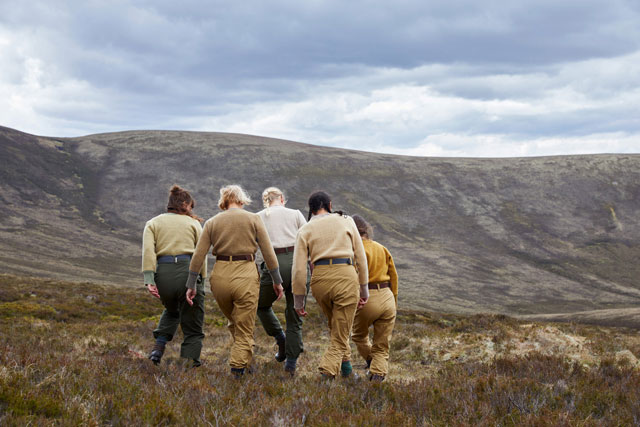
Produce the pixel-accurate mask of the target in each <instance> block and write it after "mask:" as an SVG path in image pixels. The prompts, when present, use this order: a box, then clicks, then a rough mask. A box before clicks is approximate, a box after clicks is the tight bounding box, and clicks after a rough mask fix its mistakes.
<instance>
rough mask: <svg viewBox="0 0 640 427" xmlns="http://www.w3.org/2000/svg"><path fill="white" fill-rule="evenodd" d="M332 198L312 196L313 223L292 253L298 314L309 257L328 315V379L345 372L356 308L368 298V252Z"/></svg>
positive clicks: (323, 366) (315, 290)
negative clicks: (333, 206)
mask: <svg viewBox="0 0 640 427" xmlns="http://www.w3.org/2000/svg"><path fill="white" fill-rule="evenodd" d="M331 209H332V204H331V197H330V196H329V195H328V194H327V193H325V192H324V191H317V192H315V193H313V194H311V196H310V197H309V222H308V223H307V224H306V225H304V226H303V227H302V228H301V229H300V230H299V231H298V235H297V236H296V244H295V249H294V254H293V270H292V274H293V295H294V301H295V309H296V312H297V313H298V315H300V316H306V315H307V313H306V311H305V310H304V301H305V291H306V286H305V282H306V277H307V269H306V266H307V260H308V259H310V260H311V263H312V265H313V271H312V274H311V292H312V294H313V296H314V298H315V299H316V301H317V302H318V304H319V305H320V308H321V309H322V312H323V313H324V314H325V316H327V320H328V322H329V332H330V335H331V340H330V343H329V347H328V348H327V350H326V351H325V353H324V355H323V356H322V360H321V362H320V366H319V370H320V374H321V375H322V376H323V377H325V378H335V377H336V376H337V375H338V374H341V375H342V376H343V377H347V376H349V375H350V374H351V371H352V366H351V362H350V360H349V357H350V354H351V350H350V348H349V333H350V332H351V327H352V325H353V318H354V315H355V311H356V308H357V307H358V306H363V305H364V304H366V303H367V299H368V298H369V288H368V287H367V283H368V282H367V279H368V277H369V274H368V269H367V256H366V254H365V252H364V247H363V245H362V239H361V237H360V233H359V232H358V229H357V228H356V225H355V223H354V222H353V219H351V218H350V217H348V216H346V215H342V212H337V213H332V212H331Z"/></svg>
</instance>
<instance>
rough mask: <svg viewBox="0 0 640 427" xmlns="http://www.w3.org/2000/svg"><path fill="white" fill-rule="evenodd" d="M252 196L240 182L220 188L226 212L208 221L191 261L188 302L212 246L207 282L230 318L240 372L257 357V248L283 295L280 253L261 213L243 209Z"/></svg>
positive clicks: (234, 367)
mask: <svg viewBox="0 0 640 427" xmlns="http://www.w3.org/2000/svg"><path fill="white" fill-rule="evenodd" d="M249 203H251V199H250V198H249V196H247V194H246V193H245V191H244V190H243V189H242V188H241V187H240V186H238V185H228V186H226V187H222V188H221V189H220V200H219V202H218V206H219V207H220V209H221V210H222V212H220V213H218V214H217V215H215V216H214V217H212V218H209V219H208V220H207V222H206V223H205V224H204V230H203V232H202V236H201V238H200V240H199V241H198V245H197V246H196V250H195V252H194V254H193V257H192V258H191V264H190V265H189V279H188V280H187V283H186V286H187V288H188V290H187V296H186V297H187V302H190V301H191V298H192V297H193V296H195V295H196V279H197V277H198V272H199V271H200V270H201V266H202V263H203V262H205V259H206V255H207V252H209V248H211V247H213V249H212V251H211V253H212V254H213V255H214V256H215V257H216V262H215V264H214V266H213V270H212V271H211V277H210V279H209V282H210V284H211V292H212V293H213V296H214V298H215V299H216V302H217V303H218V306H219V307H220V310H222V313H223V314H224V315H225V316H226V317H227V319H228V320H229V331H230V332H231V336H232V338H233V344H232V346H231V355H230V357H229V365H230V366H231V373H232V374H234V375H236V376H238V377H239V376H242V375H243V374H244V372H245V370H246V369H247V368H248V367H249V365H250V363H251V358H252V357H253V344H254V341H253V330H254V327H255V322H256V309H257V307H258V295H259V293H260V276H259V273H258V268H257V266H256V264H255V262H254V261H255V253H256V250H257V249H258V247H260V251H261V252H262V256H263V257H264V262H265V264H266V266H267V269H268V272H269V274H270V275H271V279H272V282H273V290H274V292H275V294H276V295H277V299H280V298H282V294H283V290H282V278H281V277H280V272H279V269H278V258H277V257H276V254H275V252H274V251H273V246H272V245H271V241H270V240H269V234H268V233H267V230H266V228H265V226H264V223H263V222H262V220H261V219H260V216H259V215H257V214H254V213H250V212H247V211H245V210H244V206H246V205H248V204H249Z"/></svg>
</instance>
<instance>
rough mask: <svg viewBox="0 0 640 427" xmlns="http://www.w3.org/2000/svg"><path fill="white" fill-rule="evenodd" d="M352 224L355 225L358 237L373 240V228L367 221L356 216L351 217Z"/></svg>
mask: <svg viewBox="0 0 640 427" xmlns="http://www.w3.org/2000/svg"><path fill="white" fill-rule="evenodd" d="M351 218H353V222H355V223H356V227H357V228H358V232H359V233H360V236H362V237H366V238H367V239H373V227H371V224H369V223H368V222H367V221H365V220H364V218H362V217H361V216H360V215H358V214H356V215H354V216H352V217H351Z"/></svg>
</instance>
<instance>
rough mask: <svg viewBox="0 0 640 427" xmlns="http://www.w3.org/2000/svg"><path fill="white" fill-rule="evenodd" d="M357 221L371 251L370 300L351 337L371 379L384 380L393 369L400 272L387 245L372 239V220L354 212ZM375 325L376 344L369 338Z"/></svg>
mask: <svg viewBox="0 0 640 427" xmlns="http://www.w3.org/2000/svg"><path fill="white" fill-rule="evenodd" d="M353 221H354V222H355V224H356V227H358V232H359V233H360V236H361V237H362V243H363V245H364V251H365V253H366V254H367V265H368V266H369V302H367V305H365V306H364V307H361V308H359V309H358V310H357V311H356V317H355V320H354V321H353V334H352V335H351V339H352V340H353V342H354V343H355V344H356V347H357V348H358V352H359V353H360V355H361V356H362V357H363V358H364V360H365V361H366V362H367V367H368V368H369V379H370V380H371V381H374V382H381V381H384V378H385V377H386V375H387V372H388V371H389V343H390V342H391V334H392V332H393V326H394V324H395V322H396V306H397V304H398V302H397V301H398V273H397V272H396V267H395V265H394V263H393V258H392V257H391V254H390V253H389V251H388V250H387V248H385V247H384V246H382V245H381V244H380V243H378V242H374V241H373V240H372V239H373V230H372V228H371V226H370V225H369V223H368V222H367V221H365V219H364V218H362V217H361V216H360V215H354V216H353ZM371 325H373V344H371V342H370V341H369V327H370V326H371Z"/></svg>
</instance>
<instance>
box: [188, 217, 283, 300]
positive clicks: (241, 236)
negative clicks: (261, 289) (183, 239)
mask: <svg viewBox="0 0 640 427" xmlns="http://www.w3.org/2000/svg"><path fill="white" fill-rule="evenodd" d="M212 246H213V249H212V251H211V253H212V255H213V256H216V255H225V256H233V255H255V253H256V250H257V249H258V247H260V251H261V252H262V256H263V258H264V260H265V262H266V264H267V268H268V269H269V273H270V274H271V278H272V279H273V283H282V278H281V277H280V270H279V269H278V258H277V257H276V253H275V252H274V250H273V246H272V245H271V240H269V234H268V233H267V229H266V228H265V226H264V223H263V222H262V219H260V216H258V214H254V213H251V212H247V211H245V210H244V209H240V208H231V209H227V210H225V211H222V212H220V213H219V214H217V215H215V216H214V217H212V218H209V219H208V220H207V222H205V224H204V230H203V231H202V236H201V237H200V240H199V241H198V245H197V246H196V250H195V253H194V254H193V257H192V258H191V264H190V265H189V270H190V271H189V281H188V282H187V287H188V288H192V289H193V288H194V287H195V280H196V278H197V276H198V273H197V272H198V271H200V268H201V266H202V263H203V262H205V260H206V256H207V252H209V248H211V247H212Z"/></svg>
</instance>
